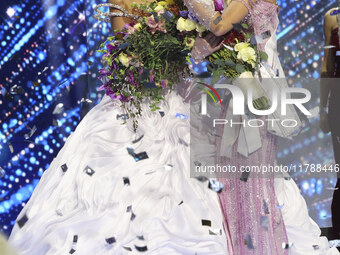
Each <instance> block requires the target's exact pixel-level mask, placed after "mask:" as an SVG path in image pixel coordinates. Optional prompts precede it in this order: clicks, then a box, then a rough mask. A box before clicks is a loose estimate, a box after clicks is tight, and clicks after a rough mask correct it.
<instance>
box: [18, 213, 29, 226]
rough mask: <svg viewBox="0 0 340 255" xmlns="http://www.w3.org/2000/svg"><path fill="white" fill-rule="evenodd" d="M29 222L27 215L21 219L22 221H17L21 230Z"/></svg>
mask: <svg viewBox="0 0 340 255" xmlns="http://www.w3.org/2000/svg"><path fill="white" fill-rule="evenodd" d="M27 221H28V217H27V215H26V214H25V215H24V216H22V217H21V219H20V220H18V221H17V223H18V226H19V228H22V227H23V226H24V225H25V224H26V222H27Z"/></svg>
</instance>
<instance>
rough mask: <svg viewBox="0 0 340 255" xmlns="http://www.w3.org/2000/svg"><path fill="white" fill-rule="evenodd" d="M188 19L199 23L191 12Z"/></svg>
mask: <svg viewBox="0 0 340 255" xmlns="http://www.w3.org/2000/svg"><path fill="white" fill-rule="evenodd" d="M188 17H189V19H191V20H193V21H195V22H196V23H199V20H198V19H197V18H196V17H195V16H194V15H193V14H192V13H191V12H189V14H188Z"/></svg>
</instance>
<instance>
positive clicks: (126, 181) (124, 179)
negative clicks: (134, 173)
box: [123, 177, 130, 186]
mask: <svg viewBox="0 0 340 255" xmlns="http://www.w3.org/2000/svg"><path fill="white" fill-rule="evenodd" d="M123 181H124V185H125V186H130V179H129V178H128V177H123Z"/></svg>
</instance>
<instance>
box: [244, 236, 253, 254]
mask: <svg viewBox="0 0 340 255" xmlns="http://www.w3.org/2000/svg"><path fill="white" fill-rule="evenodd" d="M244 243H245V245H247V247H248V249H249V250H252V249H254V245H253V241H252V240H251V236H250V235H249V234H247V235H246V238H245V240H244Z"/></svg>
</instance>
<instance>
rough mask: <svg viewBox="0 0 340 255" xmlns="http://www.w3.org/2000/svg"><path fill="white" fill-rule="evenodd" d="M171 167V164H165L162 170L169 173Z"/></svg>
mask: <svg viewBox="0 0 340 255" xmlns="http://www.w3.org/2000/svg"><path fill="white" fill-rule="evenodd" d="M173 167H174V166H173V165H171V164H166V165H165V166H164V169H165V170H166V171H170V170H172V168H173Z"/></svg>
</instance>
